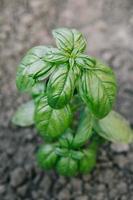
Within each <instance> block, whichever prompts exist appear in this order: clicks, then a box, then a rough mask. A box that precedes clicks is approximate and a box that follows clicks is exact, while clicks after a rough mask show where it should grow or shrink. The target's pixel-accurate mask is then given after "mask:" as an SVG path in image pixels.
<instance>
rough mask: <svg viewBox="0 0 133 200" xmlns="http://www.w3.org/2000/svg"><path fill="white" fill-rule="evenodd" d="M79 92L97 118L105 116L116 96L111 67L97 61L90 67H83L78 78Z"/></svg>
mask: <svg viewBox="0 0 133 200" xmlns="http://www.w3.org/2000/svg"><path fill="white" fill-rule="evenodd" d="M79 92H80V96H81V98H82V99H83V100H84V102H85V103H86V104H87V106H88V107H89V109H90V110H91V111H92V113H93V114H94V115H95V116H96V117H97V118H103V117H105V116H106V115H107V114H108V113H109V112H110V110H111V109H112V106H113V103H114V100H115V97H116V79H115V75H114V73H113V71H112V69H111V68H109V67H107V66H105V65H103V64H101V63H99V62H98V61H96V63H95V65H94V66H93V67H92V68H91V69H84V70H83V73H82V76H81V79H80V80H79Z"/></svg>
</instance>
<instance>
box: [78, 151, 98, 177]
mask: <svg viewBox="0 0 133 200" xmlns="http://www.w3.org/2000/svg"><path fill="white" fill-rule="evenodd" d="M95 165H96V152H95V151H91V150H89V149H86V150H84V157H83V158H82V159H81V160H80V161H79V172H80V173H83V174H87V173H90V172H91V171H92V170H93V168H94V167H95Z"/></svg>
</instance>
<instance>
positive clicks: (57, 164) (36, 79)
mask: <svg viewBox="0 0 133 200" xmlns="http://www.w3.org/2000/svg"><path fill="white" fill-rule="evenodd" d="M52 33H53V37H54V39H55V42H56V46H57V47H51V46H36V47H33V48H32V49H30V50H29V51H28V52H27V53H26V55H25V56H24V58H23V59H22V61H21V62H20V64H19V66H18V69H17V76H16V84H17V88H18V89H19V90H20V91H22V92H28V93H29V94H30V95H31V96H32V99H33V100H30V101H29V102H27V103H25V104H23V105H22V106H20V107H19V108H18V110H17V112H16V113H15V114H14V116H13V119H12V122H13V123H14V124H15V125H19V126H22V127H25V126H30V125H33V124H34V125H35V127H36V129H37V130H38V133H39V135H40V136H41V137H42V141H43V144H42V146H41V147H40V149H39V150H38V152H37V161H38V163H39V165H40V166H41V167H42V168H43V169H45V170H47V169H55V170H57V172H58V173H59V174H60V175H64V176H75V175H77V174H78V173H82V174H85V173H89V172H91V171H92V169H93V168H94V166H95V164H96V158H97V151H98V148H99V146H100V145H101V144H102V143H103V142H105V141H106V140H108V141H111V142H118V143H131V142H132V141H133V131H132V130H131V129H130V126H129V124H128V122H127V121H126V120H125V119H124V118H123V117H122V116H121V115H120V114H118V113H117V112H115V111H112V106H113V104H114V102H115V99H116V93H117V86H116V77H115V74H114V72H113V70H112V68H110V67H109V66H106V65H105V64H103V63H102V62H101V61H99V60H97V59H96V58H93V57H91V56H88V55H86V54H84V51H85V49H86V40H85V38H84V37H83V35H82V33H80V32H79V31H77V30H76V29H67V28H59V29H55V30H53V32H52Z"/></svg>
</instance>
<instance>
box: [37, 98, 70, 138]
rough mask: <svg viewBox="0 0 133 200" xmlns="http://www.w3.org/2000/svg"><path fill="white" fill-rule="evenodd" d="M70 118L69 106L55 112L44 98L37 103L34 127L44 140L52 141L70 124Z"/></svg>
mask: <svg viewBox="0 0 133 200" xmlns="http://www.w3.org/2000/svg"><path fill="white" fill-rule="evenodd" d="M71 117H72V116H71V110H70V107H69V105H67V106H65V107H64V108H63V109H60V110H55V109H53V108H52V107H50V106H49V105H48V102H47V97H46V96H43V97H41V98H40V100H39V101H38V102H37V105H36V110H35V125H36V128H37V129H38V131H39V132H40V134H41V136H42V137H43V138H44V139H49V140H52V139H55V138H58V137H59V136H60V135H61V134H63V133H64V131H65V130H66V129H67V128H68V126H69V124H70V122H71Z"/></svg>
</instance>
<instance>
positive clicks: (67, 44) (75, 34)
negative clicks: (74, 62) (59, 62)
mask: <svg viewBox="0 0 133 200" xmlns="http://www.w3.org/2000/svg"><path fill="white" fill-rule="evenodd" d="M53 36H54V38H55V40H56V44H57V47H58V48H59V49H61V50H63V51H65V52H69V53H71V52H72V51H73V49H77V50H78V51H79V52H83V51H84V49H85V48H86V41H85V39H84V37H83V35H82V34H81V33H80V32H79V31H77V30H75V29H72V30H70V29H67V28H59V29H55V30H53Z"/></svg>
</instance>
